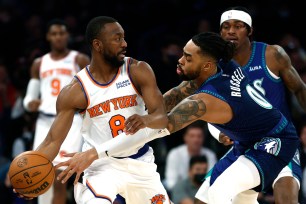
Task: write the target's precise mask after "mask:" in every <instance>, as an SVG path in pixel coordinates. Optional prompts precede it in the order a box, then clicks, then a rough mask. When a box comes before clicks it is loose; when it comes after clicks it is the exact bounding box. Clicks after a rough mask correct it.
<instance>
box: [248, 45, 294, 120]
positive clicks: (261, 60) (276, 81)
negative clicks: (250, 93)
mask: <svg viewBox="0 0 306 204" xmlns="http://www.w3.org/2000/svg"><path fill="white" fill-rule="evenodd" d="M266 47H267V44H265V43H262V42H252V55H251V58H250V60H249V61H248V63H247V64H246V65H245V66H243V67H242V69H243V70H244V71H245V72H246V73H247V75H248V77H249V79H250V81H251V82H252V83H253V85H254V87H255V88H256V90H257V91H259V92H261V93H262V94H263V95H265V97H266V98H267V99H268V100H269V102H270V103H271V104H273V106H274V107H275V108H277V109H279V110H280V111H281V112H282V113H283V114H284V115H285V116H286V118H288V119H290V120H291V115H290V112H289V109H288V104H287V101H286V89H285V86H284V83H283V81H282V79H281V78H280V77H278V76H276V75H274V74H273V73H272V72H271V71H270V70H269V68H268V67H267V64H266V58H265V53H266ZM275 90H277V91H275Z"/></svg>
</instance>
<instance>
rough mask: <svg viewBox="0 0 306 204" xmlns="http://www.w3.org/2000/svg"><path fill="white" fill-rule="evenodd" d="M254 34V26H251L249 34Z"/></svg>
mask: <svg viewBox="0 0 306 204" xmlns="http://www.w3.org/2000/svg"><path fill="white" fill-rule="evenodd" d="M252 34H253V27H251V29H250V32H249V33H248V36H251V35H252Z"/></svg>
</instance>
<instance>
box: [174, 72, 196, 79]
mask: <svg viewBox="0 0 306 204" xmlns="http://www.w3.org/2000/svg"><path fill="white" fill-rule="evenodd" d="M179 77H180V79H181V80H182V81H191V80H194V79H196V78H198V77H199V73H196V72H193V73H189V74H184V73H181V74H180V75H179Z"/></svg>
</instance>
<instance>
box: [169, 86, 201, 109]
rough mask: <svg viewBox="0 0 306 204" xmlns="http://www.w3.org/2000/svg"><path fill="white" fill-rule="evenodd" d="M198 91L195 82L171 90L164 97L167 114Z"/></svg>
mask: <svg viewBox="0 0 306 204" xmlns="http://www.w3.org/2000/svg"><path fill="white" fill-rule="evenodd" d="M197 89H198V87H197V85H196V83H195V82H194V81H186V82H182V83H181V84H180V85H179V86H177V87H175V88H173V89H171V90H170V91H169V92H168V93H166V94H165V95H164V101H165V105H166V110H167V112H169V111H171V109H172V108H174V107H175V106H176V105H177V104H178V103H179V102H181V101H182V100H183V99H184V98H186V97H188V96H190V95H192V94H194V93H195V91H196V90H197Z"/></svg>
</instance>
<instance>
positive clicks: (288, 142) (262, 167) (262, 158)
mask: <svg viewBox="0 0 306 204" xmlns="http://www.w3.org/2000/svg"><path fill="white" fill-rule="evenodd" d="M275 139H277V140H275ZM274 141H276V143H274ZM270 142H273V144H275V146H274V147H275V148H274V149H273V151H269V153H268V152H267V150H266V149H265V147H266V144H269V143H270ZM270 144H272V143H270ZM298 144H299V141H298V140H293V139H283V138H281V139H278V138H263V139H262V140H261V141H260V142H258V143H256V144H255V145H254V146H253V147H251V148H249V149H246V150H244V151H243V149H244V148H243V147H241V146H239V144H238V143H235V144H234V146H235V147H234V148H231V149H230V150H229V151H228V152H227V153H226V154H225V155H224V156H223V157H222V158H221V159H220V160H219V162H217V164H216V165H215V166H214V167H213V168H212V169H211V170H210V171H209V172H208V173H207V175H206V178H205V181H204V183H203V184H202V186H201V188H200V189H199V191H198V192H197V194H196V198H198V199H200V200H202V201H204V202H207V201H208V198H207V196H208V194H207V191H208V188H209V186H211V185H212V184H213V183H214V181H215V180H216V179H217V178H218V177H219V175H220V174H222V172H224V171H225V170H226V169H227V168H228V167H229V166H230V165H231V164H232V163H234V162H235V161H236V160H237V159H238V157H239V156H240V155H241V154H244V155H245V156H246V157H247V158H248V159H250V160H251V161H252V162H253V163H254V164H255V165H256V167H257V169H258V170H259V174H260V177H261V184H260V185H259V186H258V187H256V188H254V190H255V191H257V192H260V191H264V192H266V191H268V190H270V189H271V187H272V186H273V185H274V183H275V182H276V181H277V180H278V179H279V178H282V177H284V176H292V177H294V178H295V179H296V180H297V182H298V183H300V181H301V178H302V177H301V175H302V170H301V166H300V164H299V151H297V147H298ZM294 147H295V150H294ZM274 150H275V151H274ZM290 155H291V160H290V159H289V156H290ZM292 155H294V156H292ZM286 162H287V165H286Z"/></svg>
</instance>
